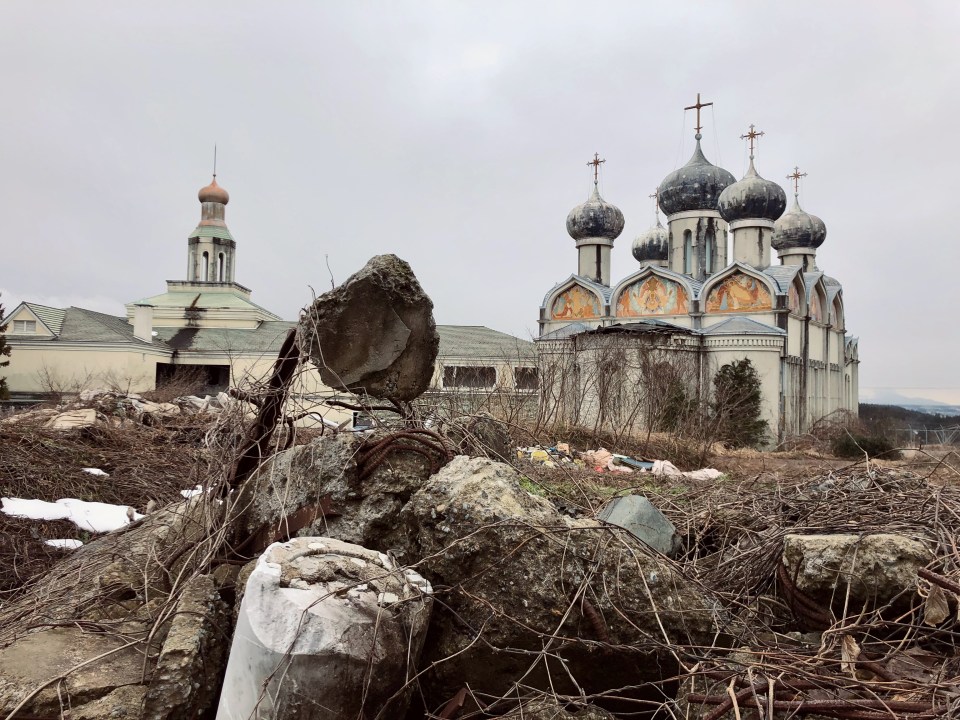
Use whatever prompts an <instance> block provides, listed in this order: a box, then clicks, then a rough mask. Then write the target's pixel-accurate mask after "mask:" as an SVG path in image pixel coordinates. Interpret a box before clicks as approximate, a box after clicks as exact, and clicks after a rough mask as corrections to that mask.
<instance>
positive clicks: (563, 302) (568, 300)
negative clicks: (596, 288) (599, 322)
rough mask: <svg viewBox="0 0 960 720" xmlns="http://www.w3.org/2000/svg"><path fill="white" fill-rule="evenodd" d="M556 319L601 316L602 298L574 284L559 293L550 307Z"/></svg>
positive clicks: (551, 313) (551, 314) (552, 316)
mask: <svg viewBox="0 0 960 720" xmlns="http://www.w3.org/2000/svg"><path fill="white" fill-rule="evenodd" d="M550 316H551V318H553V319H554V320H585V319H588V318H597V317H600V299H599V298H598V297H597V296H596V295H594V294H593V293H592V292H590V291H589V290H587V289H586V288H583V287H580V286H579V285H574V286H573V287H572V288H570V289H569V290H564V291H563V292H562V293H560V294H559V295H557V299H556V300H554V301H553V307H552V308H551V309H550Z"/></svg>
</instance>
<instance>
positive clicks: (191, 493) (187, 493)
mask: <svg viewBox="0 0 960 720" xmlns="http://www.w3.org/2000/svg"><path fill="white" fill-rule="evenodd" d="M180 494H181V495H183V496H184V497H185V498H186V499H187V500H189V499H190V498H192V497H196V496H197V495H202V494H203V485H197V486H196V487H195V488H193V489H191V490H181V491H180Z"/></svg>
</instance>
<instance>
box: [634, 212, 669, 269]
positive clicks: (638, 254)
mask: <svg viewBox="0 0 960 720" xmlns="http://www.w3.org/2000/svg"><path fill="white" fill-rule="evenodd" d="M669 250H670V234H669V233H668V232H667V229H666V228H665V227H664V226H663V225H661V224H660V220H659V219H657V224H656V225H654V226H653V227H652V228H650V229H649V230H647V231H646V232H645V233H643V234H642V235H639V236H638V237H637V239H636V240H634V241H633V257H634V258H636V260H637V262H641V263H649V262H661V261H666V260H667V259H668V252H669Z"/></svg>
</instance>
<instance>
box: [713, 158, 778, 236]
mask: <svg viewBox="0 0 960 720" xmlns="http://www.w3.org/2000/svg"><path fill="white" fill-rule="evenodd" d="M717 209H718V210H719V211H720V214H721V215H722V216H723V219H724V220H726V221H727V222H733V221H734V220H755V219H763V220H771V221H773V220H776V219H777V218H779V217H780V216H781V215H783V211H784V210H786V209H787V194H786V193H785V192H784V191H783V188H782V187H780V186H779V185H777V183H775V182H773V181H772V180H764V179H763V178H762V177H760V176H759V175H757V170H756V168H754V166H753V157H752V156H751V157H750V167H749V169H748V170H747V174H746V175H744V176H743V180H740V181H739V182H735V183H734V184H733V185H729V186H727V188H726V189H725V190H724V191H723V192H722V193H720V198H719V199H718V200H717Z"/></svg>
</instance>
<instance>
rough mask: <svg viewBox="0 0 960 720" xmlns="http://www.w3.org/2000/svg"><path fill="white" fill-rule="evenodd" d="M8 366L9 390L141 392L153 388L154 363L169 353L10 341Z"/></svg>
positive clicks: (6, 374)
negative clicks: (119, 390)
mask: <svg viewBox="0 0 960 720" xmlns="http://www.w3.org/2000/svg"><path fill="white" fill-rule="evenodd" d="M10 345H11V350H12V352H11V353H10V357H9V358H8V359H9V360H10V365H9V367H6V368H4V375H5V377H6V378H7V385H8V387H9V388H10V390H11V391H12V392H29V393H41V392H51V391H56V392H68V393H69V392H78V391H80V390H90V389H108V388H117V389H121V390H125V391H126V390H129V391H130V392H143V391H146V390H152V389H153V388H154V383H155V378H156V367H157V363H158V362H165V361H166V360H167V358H168V357H169V353H167V352H162V351H153V350H150V349H144V350H141V349H139V348H136V349H134V348H132V347H131V346H121V345H117V346H108V345H104V346H100V347H98V348H96V349H92V348H91V347H90V344H89V343H83V344H82V345H81V344H71V343H66V342H58V343H57V344H56V346H55V347H54V346H52V344H51V343H48V342H41V343H25V342H18V341H17V340H16V339H12V340H11V341H10Z"/></svg>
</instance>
